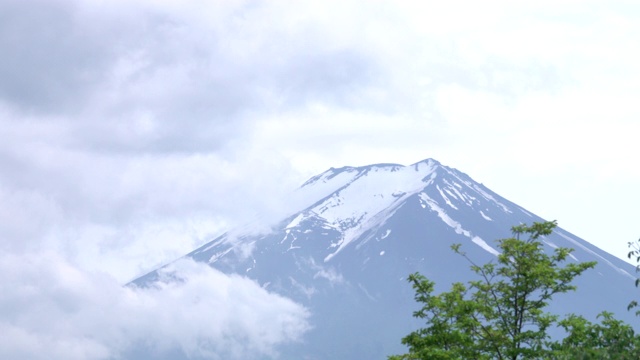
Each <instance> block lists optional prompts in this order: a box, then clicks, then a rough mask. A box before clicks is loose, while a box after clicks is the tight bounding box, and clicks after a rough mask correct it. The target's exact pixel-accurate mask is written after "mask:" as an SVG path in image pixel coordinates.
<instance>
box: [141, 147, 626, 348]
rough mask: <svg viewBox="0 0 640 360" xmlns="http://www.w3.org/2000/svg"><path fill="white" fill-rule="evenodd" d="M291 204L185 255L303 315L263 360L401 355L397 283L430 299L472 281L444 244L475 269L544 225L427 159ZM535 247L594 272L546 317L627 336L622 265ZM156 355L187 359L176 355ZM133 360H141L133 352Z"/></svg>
mask: <svg viewBox="0 0 640 360" xmlns="http://www.w3.org/2000/svg"><path fill="white" fill-rule="evenodd" d="M523 186H529V185H525V184H523ZM296 196H300V197H301V198H303V199H304V200H305V201H306V204H305V205H304V206H302V207H301V208H300V209H299V210H297V211H295V212H294V213H292V214H291V215H290V216H288V217H287V218H285V219H283V220H282V221H281V222H279V224H278V225H277V226H275V227H274V228H273V229H272V231H271V232H270V233H268V234H261V235H255V234H251V232H249V231H246V232H245V231H243V230H242V229H236V230H234V231H233V232H229V233H226V234H223V235H222V236H220V237H218V238H216V239H214V240H212V241H210V242H209V243H207V244H205V245H203V246H201V247H200V248H198V249H195V250H194V251H193V252H191V253H189V254H187V255H185V258H189V259H192V260H195V261H196V262H202V263H206V264H209V265H210V266H211V267H213V268H215V269H217V270H220V271H222V272H224V273H227V274H238V275H241V276H244V277H247V278H249V279H252V280H253V281H255V282H256V283H257V284H259V285H260V286H261V287H262V288H263V289H265V290H267V291H268V292H271V293H275V294H279V295H281V296H283V297H286V298H289V299H292V300H294V301H295V302H297V303H299V304H302V305H303V306H305V307H306V308H307V309H308V310H309V312H310V314H311V315H310V318H309V322H310V324H311V326H312V328H311V329H310V330H308V331H307V332H306V334H305V336H304V338H303V340H302V341H300V342H296V343H289V344H284V345H282V346H281V347H280V348H279V353H278V354H269V355H268V356H266V357H267V358H268V357H279V358H282V359H384V358H386V356H387V355H390V354H395V353H401V352H404V347H403V346H402V345H401V344H400V339H401V338H402V337H403V336H404V335H406V334H408V333H409V332H410V331H412V330H414V329H415V328H417V327H418V326H420V325H421V323H420V322H418V321H416V320H414V319H413V318H412V317H411V315H412V312H413V311H415V310H416V309H417V308H418V305H417V304H416V303H415V302H414V300H413V290H412V289H411V287H410V286H409V284H408V283H407V282H406V277H407V275H408V274H410V273H413V272H416V271H418V272H420V273H422V274H423V275H425V276H426V277H427V278H429V279H431V280H434V281H435V282H436V290H438V291H440V290H446V289H448V288H449V287H450V285H451V283H452V282H456V281H466V280H469V279H472V278H473V277H472V273H471V271H470V270H469V265H470V264H469V263H468V261H467V260H465V259H464V258H463V257H461V256H459V255H457V254H455V253H454V252H453V251H452V250H451V249H450V247H451V245H452V244H455V243H460V244H462V250H463V251H465V252H466V253H467V255H468V256H469V258H471V259H473V261H474V262H476V263H479V264H482V263H485V262H488V261H492V260H494V259H495V257H496V255H497V254H498V250H497V246H496V243H495V240H497V239H501V238H507V237H510V236H511V232H510V228H511V227H512V226H514V225H517V224H521V223H527V224H530V223H532V222H541V221H544V219H542V218H540V217H538V216H536V215H535V214H532V213H531V212H529V211H527V210H526V209H524V208H523V207H521V206H519V205H516V204H514V203H512V202H510V201H509V200H507V199H504V198H503V197H501V196H500V195H498V194H496V193H494V192H493V191H491V190H490V189H489V188H487V187H485V186H484V185H483V184H480V183H477V182H476V181H474V180H473V179H472V178H470V177H469V176H468V175H466V174H464V173H463V172H461V171H458V170H456V169H453V168H450V167H448V166H444V165H442V164H440V163H439V162H438V161H436V160H433V159H427V160H423V161H420V162H418V163H415V164H412V165H410V166H403V165H399V164H375V165H369V166H362V167H342V168H337V169H336V168H331V169H329V170H327V171H325V172H323V173H321V174H319V175H317V176H314V177H313V178H311V179H309V180H308V181H307V182H306V183H304V184H303V185H302V186H301V187H300V189H298V193H297V194H296ZM559 220H560V225H562V219H559ZM620 241H622V240H620ZM543 244H544V247H545V250H547V251H549V252H552V251H553V250H554V249H555V248H557V247H569V248H573V249H575V251H574V252H573V253H572V255H571V258H570V259H569V260H568V261H575V262H585V261H594V260H595V261H597V262H598V265H597V266H596V267H595V269H593V270H589V271H587V272H586V273H585V274H584V275H583V276H581V277H579V278H578V279H577V281H576V282H575V285H577V286H578V290H577V291H576V292H571V293H568V294H560V295H557V296H556V297H555V298H554V299H553V301H552V303H551V305H550V307H549V309H550V311H551V312H553V313H556V314H559V315H564V314H568V313H576V314H582V315H584V316H586V317H587V318H590V319H595V316H596V314H598V313H600V312H601V311H603V310H607V311H611V312H613V313H614V314H615V316H616V317H617V318H620V319H623V320H625V321H626V322H628V323H629V324H632V325H634V326H635V325H636V323H637V319H636V318H635V316H634V315H633V314H632V313H630V312H628V311H627V309H626V307H627V304H628V303H629V301H630V300H632V299H633V298H634V296H635V289H634V287H633V279H634V276H633V271H634V268H633V267H632V266H631V265H629V264H627V263H625V262H624V261H622V260H620V259H618V258H616V257H614V256H612V255H610V254H608V253H606V252H604V251H603V250H601V249H599V248H597V247H595V246H593V245H592V244H590V243H588V242H587V241H585V240H583V239H580V238H578V237H576V236H574V235H573V234H571V233H570V232H569V231H567V230H565V229H562V228H561V227H558V228H556V230H555V231H554V233H553V234H552V235H550V236H547V237H545V238H544V239H543ZM173 271H174V270H173V265H172V264H169V265H167V266H165V267H163V268H160V269H158V270H155V271H153V272H151V273H149V274H147V275H144V276H142V277H140V278H138V279H136V280H134V281H133V282H132V283H131V284H130V286H139V287H150V286H154V284H158V283H166V282H171V281H187V282H188V281H189V279H181V278H176V277H172V273H173ZM176 311H179V309H176ZM256 331H260V329H256ZM165 355H166V356H168V358H171V359H180V358H187V355H185V354H183V353H181V352H180V351H177V352H175V353H171V354H165ZM136 356H138V358H142V357H143V356H144V350H141V352H140V353H139V354H136ZM190 356H191V357H190V358H193V355H190ZM155 358H157V356H155Z"/></svg>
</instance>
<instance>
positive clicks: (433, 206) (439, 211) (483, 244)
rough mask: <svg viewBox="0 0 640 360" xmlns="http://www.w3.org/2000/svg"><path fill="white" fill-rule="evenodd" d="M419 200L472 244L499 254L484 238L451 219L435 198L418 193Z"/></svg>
mask: <svg viewBox="0 0 640 360" xmlns="http://www.w3.org/2000/svg"><path fill="white" fill-rule="evenodd" d="M420 200H422V201H424V204H425V205H426V206H429V209H431V211H435V212H436V213H437V214H438V217H439V218H440V219H442V221H444V223H445V224H447V225H449V227H451V228H453V229H454V231H455V232H456V234H461V235H464V236H466V237H468V238H469V239H471V241H473V243H474V244H476V245H478V246H480V247H481V248H482V249H484V250H485V251H487V252H489V253H491V254H493V255H498V254H500V252H498V250H496V249H494V248H493V247H491V246H490V245H489V244H487V243H486V242H485V241H484V240H482V238H480V237H479V236H472V235H471V232H470V231H468V230H465V229H463V228H462V225H461V224H460V223H459V222H457V221H455V220H453V219H452V218H451V217H450V216H449V215H448V214H447V212H446V211H444V209H443V208H441V207H440V206H438V203H437V202H436V201H435V200H433V199H431V198H430V197H429V196H428V195H427V194H426V193H420ZM423 207H425V206H423Z"/></svg>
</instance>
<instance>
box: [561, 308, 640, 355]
mask: <svg viewBox="0 0 640 360" xmlns="http://www.w3.org/2000/svg"><path fill="white" fill-rule="evenodd" d="M598 318H601V319H602V320H601V324H592V323H590V322H589V321H588V320H586V319H585V318H583V317H582V316H578V315H573V314H572V315H569V316H568V317H567V318H565V319H564V320H562V321H560V322H558V325H560V326H561V327H562V328H563V329H564V330H565V331H566V332H567V333H568V335H567V337H565V338H564V339H563V340H562V341H561V342H557V343H551V344H550V348H551V350H552V358H553V359H558V360H565V359H566V360H573V359H593V360H600V359H640V337H639V336H638V335H636V334H635V332H634V331H633V328H632V327H631V326H629V325H627V324H624V323H623V322H622V321H620V320H616V319H614V318H613V315H612V314H611V313H609V312H606V311H605V312H602V313H601V314H600V315H598Z"/></svg>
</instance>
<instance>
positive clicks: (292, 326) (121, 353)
mask: <svg viewBox="0 0 640 360" xmlns="http://www.w3.org/2000/svg"><path fill="white" fill-rule="evenodd" d="M0 270H1V271H2V272H3V273H4V274H5V275H6V276H5V280H4V281H3V282H1V283H0V287H1V289H0V290H1V291H0V309H2V310H1V311H0V329H2V333H3V337H2V339H0V356H1V357H2V358H7V359H26V358H28V359H51V358H54V359H70V360H71V359H120V358H130V357H131V356H134V355H135V358H138V359H144V358H148V359H162V358H165V357H168V358H185V359H186V358H189V359H203V358H207V359H251V358H259V357H263V356H269V357H271V356H276V355H277V347H278V346H279V345H282V344H284V343H288V342H292V341H299V340H301V336H302V335H303V334H304V333H305V331H307V330H308V329H309V324H308V322H307V319H308V317H309V313H308V311H307V310H306V309H305V308H303V307H302V306H300V305H298V304H296V303H294V302H293V301H291V300H289V299H287V298H284V297H281V296H279V295H276V294H273V293H269V292H267V291H266V290H264V289H263V288H262V287H260V285H259V284H256V283H255V282H253V281H252V280H249V279H246V278H243V277H240V276H237V275H231V276H228V275H225V274H222V273H221V272H219V271H217V270H214V269H212V268H210V267H209V266H207V265H205V264H199V263H195V262H193V261H191V260H181V261H178V262H176V263H174V264H172V265H171V266H170V267H168V268H167V269H165V270H163V272H162V274H161V275H162V276H161V281H160V282H158V283H156V284H155V285H154V286H153V287H150V288H130V287H122V286H120V284H119V283H118V282H116V281H115V279H113V278H112V277H110V276H107V275H104V274H100V273H87V272H83V271H80V270H79V269H77V268H75V267H73V266H71V265H70V264H69V263H67V262H65V261H64V260H63V259H61V258H60V257H58V256H57V255H55V254H51V253H49V254H40V256H38V257H16V256H11V255H2V256H1V257H0ZM176 279H179V280H180V281H178V282H176V281H175V280H176Z"/></svg>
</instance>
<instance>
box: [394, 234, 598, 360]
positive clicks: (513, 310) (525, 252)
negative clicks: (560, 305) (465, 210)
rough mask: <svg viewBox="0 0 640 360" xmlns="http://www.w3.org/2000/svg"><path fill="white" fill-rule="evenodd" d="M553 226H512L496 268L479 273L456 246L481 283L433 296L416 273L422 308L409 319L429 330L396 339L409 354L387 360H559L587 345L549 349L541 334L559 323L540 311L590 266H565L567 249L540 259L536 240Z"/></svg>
mask: <svg viewBox="0 0 640 360" xmlns="http://www.w3.org/2000/svg"><path fill="white" fill-rule="evenodd" d="M555 227H556V222H555V221H553V222H542V223H533V225H531V226H527V225H518V226H515V227H513V228H512V231H513V237H512V238H508V239H502V240H498V246H499V248H500V252H501V253H500V255H498V257H497V262H495V263H494V262H489V263H487V264H484V265H482V266H480V265H476V264H475V263H474V262H473V261H472V260H471V259H470V258H469V257H467V255H466V254H465V253H464V252H462V251H461V250H460V245H459V244H456V245H454V246H452V248H453V250H454V251H455V252H456V253H458V254H460V255H462V256H464V257H465V258H466V259H467V260H468V261H469V262H470V263H471V269H472V271H473V272H474V273H475V274H477V275H478V276H479V280H475V281H469V282H468V283H467V285H464V284H463V283H455V284H453V286H452V288H451V290H450V291H448V292H444V293H441V294H439V295H434V294H433V291H434V283H433V282H432V281H430V280H428V279H426V278H425V277H424V276H422V275H420V274H418V273H415V274H412V275H411V276H409V278H408V280H409V282H410V283H411V284H412V286H413V288H414V289H415V291H416V295H415V299H416V301H418V302H419V303H421V304H422V308H421V309H420V310H418V311H416V312H415V313H414V316H415V317H417V318H421V319H425V320H426V323H427V325H428V326H427V327H425V328H422V329H419V330H417V331H414V332H412V333H411V334H409V335H407V336H406V337H404V338H403V339H402V343H403V344H405V345H407V346H408V347H409V353H407V354H404V355H396V356H391V357H390V359H393V360H401V359H403V360H409V359H412V360H413V359H447V360H448V359H514V360H515V359H542V358H550V357H551V356H552V354H553V353H554V351H555V353H556V355H560V354H562V352H563V351H565V350H566V349H568V347H569V345H572V344H575V346H578V345H580V346H582V345H585V344H588V343H587V342H580V341H577V340H576V341H574V342H568V343H567V344H566V346H565V347H562V346H561V345H558V344H556V345H555V348H553V346H552V345H553V343H552V342H550V340H549V336H548V335H547V329H548V328H549V327H550V326H552V325H554V324H556V323H557V320H558V319H557V316H555V315H552V314H550V313H548V312H545V311H544V309H545V307H546V306H547V305H548V303H549V301H550V300H551V299H552V298H553V296H555V295H556V294H561V293H566V292H568V291H571V290H575V288H576V287H575V286H574V285H572V284H571V282H572V281H573V279H574V278H575V277H576V276H579V275H580V274H582V273H583V272H584V271H585V270H587V269H590V268H593V267H594V266H595V265H596V263H595V262H585V263H566V259H567V257H568V256H569V254H570V253H571V252H572V249H568V248H557V249H555V251H554V253H553V254H552V255H548V254H546V253H545V251H544V249H543V246H542V243H541V242H540V240H539V238H540V237H541V236H546V235H549V234H551V233H552V231H553V229H554V228H555ZM579 320H580V318H570V319H568V320H566V322H564V323H561V324H560V326H565V329H566V330H567V331H569V332H570V331H573V330H575V329H577V328H578V325H579ZM585 321H586V320H585ZM585 326H587V325H586V324H585ZM588 326H591V327H593V325H592V324H590V323H589V324H588ZM605 327H606V325H605ZM594 331H595V330H594ZM575 334H576V337H577V338H580V336H579V335H578V334H577V332H575ZM585 346H586V345H585Z"/></svg>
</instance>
